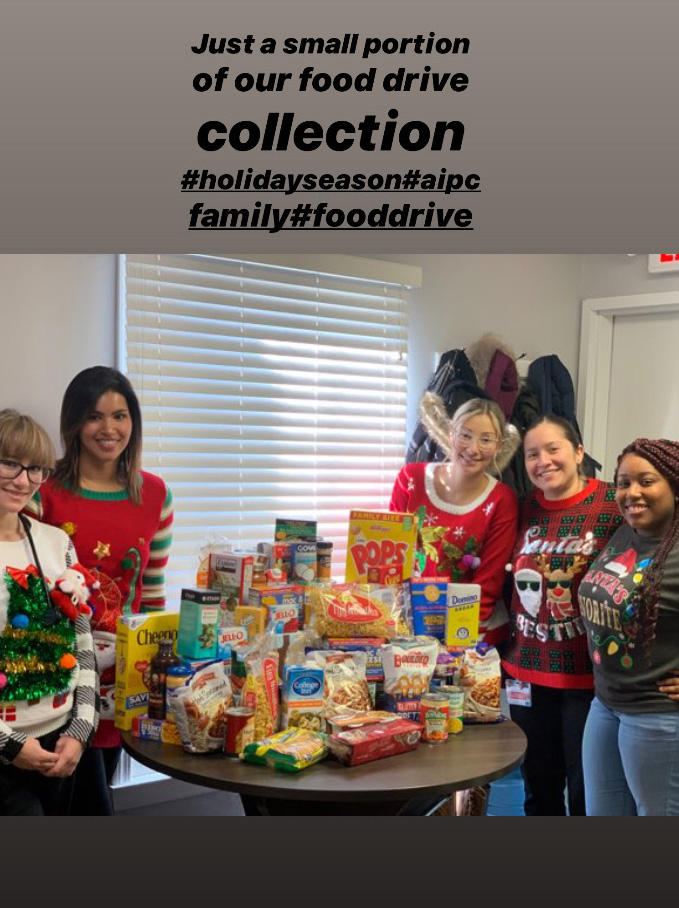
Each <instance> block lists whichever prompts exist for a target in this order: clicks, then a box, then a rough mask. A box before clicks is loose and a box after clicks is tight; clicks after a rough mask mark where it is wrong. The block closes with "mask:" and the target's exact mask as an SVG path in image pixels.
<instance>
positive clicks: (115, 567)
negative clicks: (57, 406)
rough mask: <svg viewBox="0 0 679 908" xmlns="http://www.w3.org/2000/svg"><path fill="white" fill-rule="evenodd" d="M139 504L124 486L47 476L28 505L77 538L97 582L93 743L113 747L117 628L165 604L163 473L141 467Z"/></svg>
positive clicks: (167, 497) (167, 529) (168, 535)
mask: <svg viewBox="0 0 679 908" xmlns="http://www.w3.org/2000/svg"><path fill="white" fill-rule="evenodd" d="M141 477H142V485H141V504H139V505H136V504H134V502H133V501H132V499H131V498H130V496H129V493H128V492H127V491H124V490H123V491H120V492H90V491H88V490H87V489H79V490H78V491H77V492H74V491H71V490H69V489H65V488H64V487H63V486H60V485H58V484H57V483H56V482H55V481H54V480H52V479H48V480H47V482H45V483H43V485H42V486H41V487H40V490H39V491H38V492H37V493H36V494H35V496H34V498H33V500H32V501H31V503H30V504H29V506H28V508H27V510H28V512H29V513H32V514H34V515H35V516H37V517H38V518H39V519H40V520H43V521H45V523H50V524H52V525H53V526H58V527H60V528H61V529H62V530H64V531H65V532H66V533H67V534H68V535H69V536H70V537H71V539H72V540H73V543H74V545H75V547H76V549H77V551H78V556H79V558H80V563H81V564H82V565H84V567H86V568H88V569H89V570H90V571H92V573H93V574H94V575H95V577H96V578H97V580H98V581H99V583H100V584H101V585H100V588H99V589H98V590H96V591H95V592H94V594H93V596H92V599H91V604H92V606H93V608H94V614H93V616H92V634H93V637H94V644H95V654H96V657H97V668H98V670H99V674H100V678H101V721H100V723H99V729H98V731H97V735H96V737H95V739H94V746H95V747H116V746H118V744H119V743H120V733H119V732H118V730H117V729H116V728H115V725H114V721H113V720H114V715H115V704H114V695H115V635H116V623H117V620H118V618H119V617H120V616H121V615H134V614H137V613H138V612H154V611H160V610H162V609H163V608H164V607H165V589H164V583H165V575H164V571H165V566H166V564H167V559H168V555H169V549H170V543H171V540H172V518H173V511H172V495H171V493H170V490H169V489H168V488H167V486H166V485H165V483H164V482H163V480H162V479H160V477H159V476H154V475H153V474H152V473H146V472H144V471H142V474H141Z"/></svg>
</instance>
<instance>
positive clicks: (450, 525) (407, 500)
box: [389, 463, 518, 644]
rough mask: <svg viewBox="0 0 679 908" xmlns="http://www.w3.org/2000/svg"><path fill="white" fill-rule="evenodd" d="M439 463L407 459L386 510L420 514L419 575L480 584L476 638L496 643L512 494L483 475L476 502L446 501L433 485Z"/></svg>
mask: <svg viewBox="0 0 679 908" xmlns="http://www.w3.org/2000/svg"><path fill="white" fill-rule="evenodd" d="M438 466H440V464H435V463H428V464H424V463H411V464H408V465H407V466H405V467H403V469H402V470H401V472H400V473H399V474H398V476H397V477H396V482H395V483H394V490H393V492H392V495H391V503H390V505H389V509H390V510H391V511H402V512H406V513H409V514H416V515H417V516H418V517H419V523H420V531H419V539H418V551H417V553H416V562H417V568H418V571H419V573H420V574H421V576H423V577H441V578H442V579H443V578H448V580H450V581H452V582H453V583H478V584H479V585H480V587H481V609H480V616H479V632H480V635H481V638H482V640H484V641H485V642H486V643H491V644H497V643H501V642H502V641H503V640H505V639H506V638H507V632H508V629H509V624H508V618H507V610H506V608H505V605H504V602H503V601H502V587H503V583H504V579H505V564H506V563H507V561H508V559H509V557H510V554H511V551H512V549H513V547H514V539H515V537H516V524H517V519H518V504H517V501H516V495H515V494H514V492H513V491H512V490H511V489H510V488H509V486H506V485H504V483H502V482H498V480H497V479H495V478H494V477H492V476H488V477H487V478H488V484H487V485H486V488H485V489H484V490H483V492H482V493H481V494H480V495H479V497H478V498H477V499H476V500H475V501H472V502H470V503H469V504H466V505H452V504H448V503H447V502H445V501H443V500H442V499H441V498H440V497H439V496H438V494H437V493H436V488H435V486H434V471H435V470H436V468H437V467H438Z"/></svg>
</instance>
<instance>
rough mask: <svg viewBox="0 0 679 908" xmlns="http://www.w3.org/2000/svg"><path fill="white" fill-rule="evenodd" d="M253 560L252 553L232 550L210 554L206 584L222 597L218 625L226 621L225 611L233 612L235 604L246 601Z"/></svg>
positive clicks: (250, 581)
mask: <svg viewBox="0 0 679 908" xmlns="http://www.w3.org/2000/svg"><path fill="white" fill-rule="evenodd" d="M254 561H255V559H254V557H253V556H252V555H244V554H236V553H234V552H225V553H223V554H214V553H213V554H212V555H210V570H209V573H208V586H209V587H210V589H211V590H218V591H219V592H220V594H221V597H222V603H221V610H222V615H221V617H220V621H219V623H220V625H221V624H223V623H226V621H225V619H226V618H227V617H228V616H227V615H226V612H231V613H233V611H234V609H235V608H236V606H237V605H240V604H241V603H243V602H247V601H248V594H249V592H250V587H251V586H252V572H253V568H254Z"/></svg>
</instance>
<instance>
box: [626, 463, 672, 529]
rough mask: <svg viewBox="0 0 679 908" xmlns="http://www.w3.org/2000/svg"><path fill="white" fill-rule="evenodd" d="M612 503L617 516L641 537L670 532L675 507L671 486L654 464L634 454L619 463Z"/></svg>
mask: <svg viewBox="0 0 679 908" xmlns="http://www.w3.org/2000/svg"><path fill="white" fill-rule="evenodd" d="M615 500H616V501H617V502H618V507H619V508H620V513H621V514H622V516H623V517H624V518H625V520H626V521H627V523H628V524H629V525H630V526H631V527H632V528H633V529H634V530H636V531H637V533H638V534H639V535H640V536H651V537H653V538H660V537H661V536H662V535H663V534H664V533H665V532H666V530H668V529H669V526H670V524H671V523H672V519H673V517H674V509H675V507H676V503H675V499H674V492H673V491H672V486H671V485H670V484H669V482H668V481H667V480H666V479H665V477H664V476H663V475H662V474H661V473H659V472H658V471H657V470H656V468H655V467H654V466H653V464H651V463H649V462H648V461H647V460H645V459H644V458H643V457H639V456H638V455H637V454H627V455H625V457H623V459H622V460H621V461H620V466H619V467H618V473H617V477H616V492H615Z"/></svg>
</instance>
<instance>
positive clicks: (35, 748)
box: [12, 738, 59, 775]
mask: <svg viewBox="0 0 679 908" xmlns="http://www.w3.org/2000/svg"><path fill="white" fill-rule="evenodd" d="M58 760H59V757H58V756H57V754H53V753H52V752H51V751H50V750H45V749H44V747H42V746H41V744H40V741H38V739H37V738H28V739H27V740H26V741H25V743H24V744H23V746H22V748H21V750H20V751H19V753H18V754H17V755H16V757H15V758H14V759H13V760H12V766H16V767H17V769H27V770H34V771H35V772H41V773H43V775H47V774H48V771H49V770H50V769H52V767H53V766H55V765H56V763H57V761H58Z"/></svg>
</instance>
